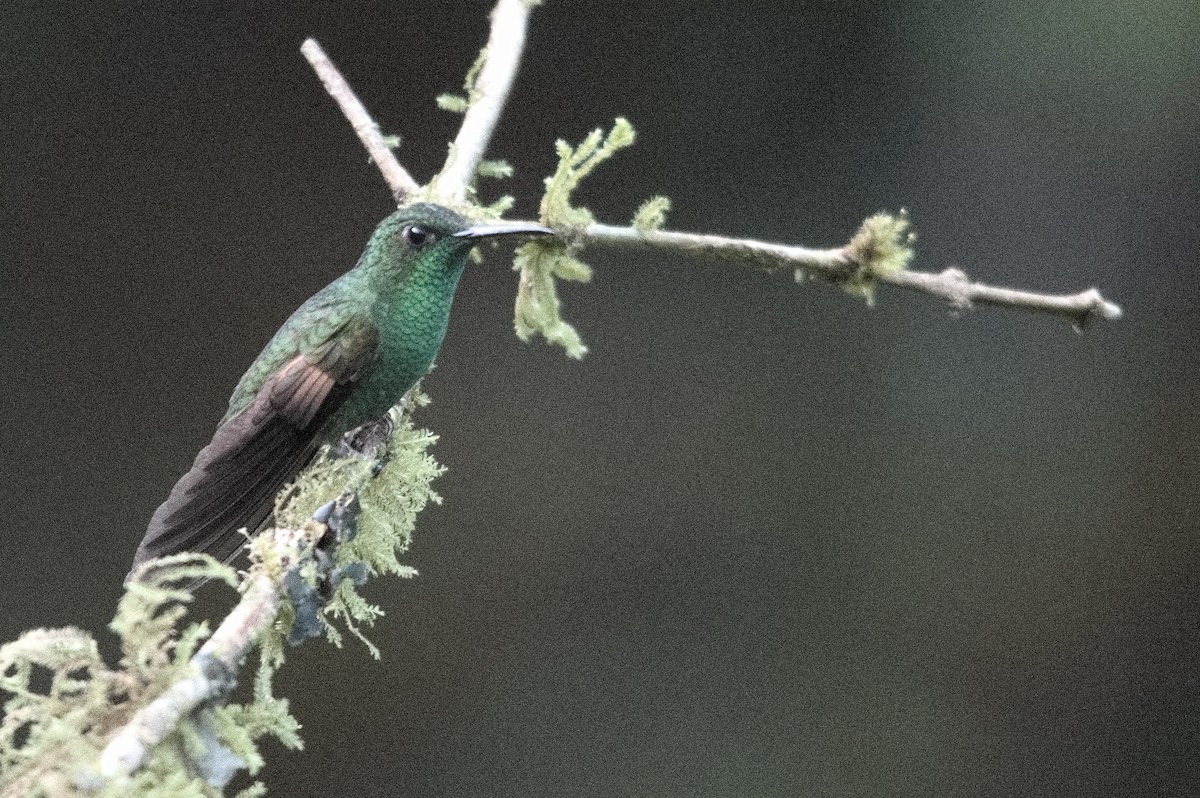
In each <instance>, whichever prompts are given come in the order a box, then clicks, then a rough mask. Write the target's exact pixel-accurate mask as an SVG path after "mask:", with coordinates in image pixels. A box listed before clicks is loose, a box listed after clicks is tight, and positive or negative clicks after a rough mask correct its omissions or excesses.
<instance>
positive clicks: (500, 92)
mask: <svg viewBox="0 0 1200 798" xmlns="http://www.w3.org/2000/svg"><path fill="white" fill-rule="evenodd" d="M532 5H534V4H533V3H532V2H530V1H529V0H499V2H497V3H496V8H495V9H494V10H493V11H492V31H491V34H490V36H489V37H488V43H487V49H486V50H484V52H485V53H486V56H485V60H484V63H483V68H482V69H480V70H479V76H478V77H477V78H476V80H475V83H474V86H472V89H471V96H470V97H468V98H467V99H468V101H469V103H470V105H469V106H468V107H467V113H466V116H464V117H463V122H462V126H461V127H460V128H459V129H458V135H457V136H456V137H455V139H454V143H453V144H451V145H450V155H449V156H448V157H447V158H446V165H445V167H443V169H442V172H441V174H440V175H439V176H438V177H437V179H436V184H435V186H434V189H435V190H434V196H435V197H437V198H439V199H441V200H442V201H443V202H446V203H447V204H450V205H459V204H461V203H462V202H464V201H465V200H466V198H467V192H468V190H469V188H470V186H471V183H472V181H474V179H475V170H476V169H478V168H479V162H480V161H482V160H483V154H484V152H485V151H486V150H487V147H488V143H489V142H490V141H491V138H492V132H493V131H494V130H495V129H496V123H497V122H498V121H499V120H500V113H501V112H502V111H503V110H504V104H505V102H507V100H508V93H509V91H510V90H511V89H512V84H513V81H514V80H515V79H516V76H517V67H518V66H520V63H521V51H522V50H523V49H524V47H525V30H526V28H527V27H528V23H529V10H530V8H531V6H532Z"/></svg>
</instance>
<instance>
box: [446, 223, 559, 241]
mask: <svg viewBox="0 0 1200 798" xmlns="http://www.w3.org/2000/svg"><path fill="white" fill-rule="evenodd" d="M516 235H522V236H552V235H554V231H553V230H551V229H550V228H549V227H542V226H541V225H540V224H477V225H474V226H472V227H468V228H467V229H466V230H459V231H458V232H457V233H454V237H455V238H491V237H492V236H516Z"/></svg>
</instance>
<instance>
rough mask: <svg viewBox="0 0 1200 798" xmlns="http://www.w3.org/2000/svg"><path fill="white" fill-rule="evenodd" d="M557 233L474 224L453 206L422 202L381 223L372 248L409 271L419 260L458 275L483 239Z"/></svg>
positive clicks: (500, 224)
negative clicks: (453, 209) (472, 251)
mask: <svg viewBox="0 0 1200 798" xmlns="http://www.w3.org/2000/svg"><path fill="white" fill-rule="evenodd" d="M553 232H554V231H553V230H550V229H549V228H546V227H542V226H540V225H535V224H513V223H504V222H497V223H492V224H472V223H471V221H470V220H469V219H467V218H465V217H464V216H461V215H460V214H458V213H456V212H454V211H452V210H450V209H449V208H446V207H443V206H441V205H434V204H432V203H427V202H421V203H417V204H415V205H409V206H406V207H403V208H400V209H399V210H398V211H396V212H395V213H393V214H392V215H391V216H388V217H387V218H386V219H384V220H383V221H382V222H380V224H379V227H378V228H377V229H376V230H375V235H373V236H372V240H371V245H369V246H368V251H370V250H371V249H377V250H378V251H381V252H384V253H386V254H387V260H389V261H391V262H392V263H394V264H397V265H400V266H401V268H402V269H403V270H404V271H406V272H407V271H410V270H412V269H413V267H415V266H416V265H417V264H418V263H430V264H432V263H435V262H436V263H437V265H438V266H440V267H441V268H443V269H446V270H449V271H450V272H452V273H455V274H456V275H457V274H458V273H461V271H462V269H463V267H464V266H466V263H467V258H468V256H469V255H470V252H471V248H472V247H474V246H475V244H477V243H479V241H481V240H482V239H485V238H493V237H496V236H502V235H552V234H553ZM405 267H407V268H405Z"/></svg>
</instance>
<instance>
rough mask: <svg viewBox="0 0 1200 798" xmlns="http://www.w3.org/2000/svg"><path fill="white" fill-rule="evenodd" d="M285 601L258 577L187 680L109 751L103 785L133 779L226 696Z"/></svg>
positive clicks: (141, 714)
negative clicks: (191, 719) (159, 749)
mask: <svg viewBox="0 0 1200 798" xmlns="http://www.w3.org/2000/svg"><path fill="white" fill-rule="evenodd" d="M281 601H282V594H281V592H280V589H279V588H278V586H276V584H275V583H274V582H273V581H272V580H271V578H270V577H269V576H267V574H266V573H262V572H260V573H258V574H257V576H255V577H254V578H253V581H252V582H251V583H250V585H249V587H247V589H246V593H245V595H243V596H242V600H241V601H240V602H238V605H237V606H236V607H234V609H233V611H232V612H230V613H229V615H227V616H226V617H225V620H224V621H222V622H221V625H220V626H218V627H217V630H216V631H215V632H213V636H212V637H210V638H209V639H208V640H207V641H206V642H205V643H204V645H203V646H201V648H200V650H199V651H197V652H196V654H195V656H193V657H192V659H191V661H190V663H189V667H188V672H189V675H188V676H187V677H186V678H183V679H180V680H179V681H177V682H174V683H173V684H172V685H171V686H170V687H169V688H167V689H166V690H165V691H164V692H163V693H162V695H160V696H159V697H158V698H156V699H154V700H153V701H151V702H150V703H149V704H147V705H146V706H144V707H142V708H141V709H140V710H138V712H137V714H135V715H134V716H133V718H132V719H131V720H130V721H129V722H128V723H127V724H125V726H123V727H122V728H121V730H120V731H119V732H117V734H116V735H115V736H114V737H113V738H112V739H111V740H110V741H109V743H108V745H107V746H105V748H104V751H103V752H102V753H101V754H100V775H101V776H102V777H103V778H105V779H119V778H122V777H125V776H129V775H132V774H133V773H134V772H135V771H137V770H138V769H139V768H141V767H142V766H143V765H144V764H145V763H146V760H147V758H148V757H149V756H150V752H151V751H152V750H153V749H154V747H155V746H156V745H158V744H159V743H161V742H162V741H163V740H164V739H166V737H167V735H169V734H171V733H172V732H174V731H175V728H176V726H178V725H179V722H180V721H181V720H182V719H184V718H185V717H187V716H188V715H190V714H191V713H192V712H193V711H194V710H195V709H196V708H197V707H199V706H201V705H202V704H205V703H207V702H209V701H214V700H216V699H219V698H221V697H222V696H224V695H225V694H226V693H228V692H229V690H230V689H231V688H232V687H233V683H234V675H235V674H236V673H237V672H238V667H239V666H240V665H241V662H242V659H243V658H244V657H245V656H246V653H247V652H248V651H249V650H250V647H251V645H253V643H254V642H255V641H256V640H257V638H258V635H259V633H260V632H262V631H263V630H264V629H266V628H268V627H270V625H271V624H272V623H274V622H275V616H276V615H277V614H278V612H279V605H280V602H281Z"/></svg>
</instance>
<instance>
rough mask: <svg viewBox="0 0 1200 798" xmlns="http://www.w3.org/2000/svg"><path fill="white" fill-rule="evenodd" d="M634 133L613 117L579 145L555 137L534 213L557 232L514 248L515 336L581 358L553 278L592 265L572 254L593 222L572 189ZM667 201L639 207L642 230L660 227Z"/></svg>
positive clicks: (573, 275)
mask: <svg viewBox="0 0 1200 798" xmlns="http://www.w3.org/2000/svg"><path fill="white" fill-rule="evenodd" d="M636 138H637V134H636V133H635V131H634V129H633V125H631V124H630V123H629V120H627V119H624V118H617V119H616V120H615V121H614V122H613V126H612V128H611V129H610V130H609V131H608V132H607V133H605V132H604V131H603V130H602V129H600V128H597V129H595V130H593V131H592V132H591V133H590V134H588V136H587V138H585V139H584V140H583V141H582V142H580V144H579V145H578V146H575V147H572V146H571V145H570V144H568V143H567V142H566V141H563V140H562V139H559V140H558V141H557V142H556V143H555V150H556V152H557V154H558V166H557V168H556V169H555V170H554V174H553V175H551V176H550V177H548V178H546V193H545V194H544V195H543V196H542V201H541V205H540V208H539V212H538V217H539V220H540V221H541V223H542V224H544V225H546V226H548V227H552V228H554V229H555V230H556V231H557V232H558V233H559V236H558V237H555V238H553V239H540V240H536V241H530V242H528V243H526V244H523V245H522V246H520V247H518V248H517V253H516V260H515V264H514V268H515V269H516V270H517V271H519V272H520V274H521V277H520V281H519V283H518V286H517V300H516V308H515V312H514V318H513V326H514V328H515V329H516V333H517V337H518V338H520V339H521V340H522V341H529V340H530V339H531V338H532V337H533V336H534V335H541V336H542V337H543V338H545V339H546V340H547V341H549V342H550V343H554V344H558V345H559V346H561V347H563V349H565V350H566V352H567V354H568V355H569V356H570V357H573V358H576V359H578V358H581V357H583V356H584V354H586V353H587V347H586V346H585V345H584V343H583V340H582V339H581V338H580V336H579V333H578V331H576V329H575V328H574V327H573V326H572V325H571V324H570V323H568V322H567V321H566V320H565V319H563V317H562V301H561V300H560V299H559V298H558V287H557V281H558V280H570V281H572V282H587V281H589V280H591V278H592V269H591V267H590V266H588V265H587V264H586V263H584V262H583V261H581V260H580V259H579V258H578V257H577V255H576V253H577V252H578V251H579V249H580V245H579V243H578V241H577V240H573V239H578V237H579V236H580V234H581V233H582V231H583V230H584V229H585V228H586V227H588V225H591V224H593V223H594V222H595V217H593V216H592V214H591V212H590V211H589V210H587V209H586V208H581V207H575V206H574V205H572V204H571V193H572V192H573V191H574V190H575V189H576V188H578V187H579V184H580V183H581V182H582V181H583V179H584V178H585V177H587V176H588V175H589V174H591V172H592V170H593V169H595V168H596V167H597V166H599V165H600V164H601V163H603V162H604V161H606V160H608V159H609V158H611V157H612V156H613V155H615V154H616V153H617V152H619V151H620V150H622V149H624V148H626V147H630V146H632V145H633V142H634V140H635V139H636ZM669 207H670V203H669V201H668V200H667V199H666V198H665V197H655V198H653V199H651V200H649V201H647V203H645V204H644V205H643V206H642V209H641V210H639V212H638V216H637V218H636V219H635V224H636V223H637V219H640V220H641V223H642V225H643V226H644V227H645V228H646V229H654V228H655V227H656V226H661V224H662V220H663V218H665V214H666V211H667V209H668V208H669Z"/></svg>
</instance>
